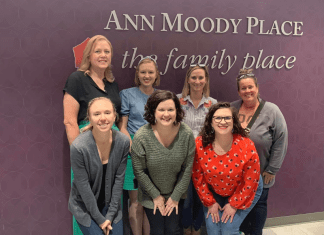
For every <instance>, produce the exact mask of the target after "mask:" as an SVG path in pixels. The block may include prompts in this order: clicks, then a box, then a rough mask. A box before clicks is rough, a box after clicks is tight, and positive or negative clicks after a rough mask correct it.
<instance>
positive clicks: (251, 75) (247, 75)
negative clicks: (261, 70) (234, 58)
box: [237, 73, 255, 80]
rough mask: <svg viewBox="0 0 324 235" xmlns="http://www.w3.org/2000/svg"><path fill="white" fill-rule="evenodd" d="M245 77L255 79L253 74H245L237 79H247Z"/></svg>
mask: <svg viewBox="0 0 324 235" xmlns="http://www.w3.org/2000/svg"><path fill="white" fill-rule="evenodd" d="M247 77H255V75H254V73H247V74H242V75H239V76H238V77H237V79H238V80H240V79H242V78H247Z"/></svg>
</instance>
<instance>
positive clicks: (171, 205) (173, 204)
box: [164, 197, 179, 216]
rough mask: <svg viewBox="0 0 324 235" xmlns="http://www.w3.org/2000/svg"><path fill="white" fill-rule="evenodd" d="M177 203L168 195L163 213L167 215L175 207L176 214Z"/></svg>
mask: <svg viewBox="0 0 324 235" xmlns="http://www.w3.org/2000/svg"><path fill="white" fill-rule="evenodd" d="M178 204H179V202H177V201H174V200H172V198H171V197H169V199H168V201H167V202H166V204H165V211H164V214H165V215H167V216H170V215H171V213H172V211H173V208H175V209H176V214H178Z"/></svg>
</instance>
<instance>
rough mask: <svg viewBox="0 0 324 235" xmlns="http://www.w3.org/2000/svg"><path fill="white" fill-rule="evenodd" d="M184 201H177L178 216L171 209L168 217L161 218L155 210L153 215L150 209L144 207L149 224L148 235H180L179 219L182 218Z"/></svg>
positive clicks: (180, 225)
mask: <svg viewBox="0 0 324 235" xmlns="http://www.w3.org/2000/svg"><path fill="white" fill-rule="evenodd" d="M183 203H184V200H180V201H179V205H178V214H176V210H175V209H173V211H172V213H171V215H170V216H162V215H161V213H160V211H159V210H158V209H157V210H156V213H155V215H154V214H153V211H154V210H152V209H148V208H146V207H144V209H145V212H146V215H147V218H148V220H149V222H150V234H151V235H178V234H182V224H181V221H180V218H182V210H183Z"/></svg>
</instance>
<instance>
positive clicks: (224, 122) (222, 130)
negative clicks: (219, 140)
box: [212, 108, 233, 135]
mask: <svg viewBox="0 0 324 235" xmlns="http://www.w3.org/2000/svg"><path fill="white" fill-rule="evenodd" d="M212 127H213V128H214V130H215V134H216V135H228V134H232V130H233V114H232V110H231V109H229V108H220V109H217V110H216V112H215V113H214V115H213V120H212Z"/></svg>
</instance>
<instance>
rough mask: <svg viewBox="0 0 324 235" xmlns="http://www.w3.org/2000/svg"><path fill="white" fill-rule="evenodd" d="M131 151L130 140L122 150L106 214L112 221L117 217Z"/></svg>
mask: <svg viewBox="0 0 324 235" xmlns="http://www.w3.org/2000/svg"><path fill="white" fill-rule="evenodd" d="M128 152H129V141H128V140H127V141H125V144H124V149H123V152H122V159H121V161H120V164H119V166H118V169H117V171H116V175H115V181H114V185H113V188H112V196H111V200H110V204H109V209H108V212H107V214H106V219H107V220H109V221H112V220H113V218H114V217H115V215H116V213H117V211H118V206H119V202H120V198H121V195H122V192H123V185H124V178H125V171H126V164H127V155H128Z"/></svg>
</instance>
